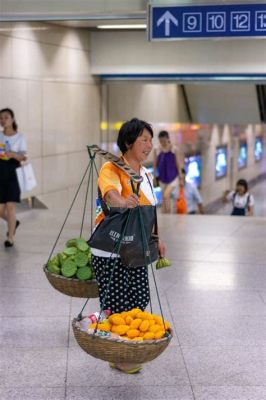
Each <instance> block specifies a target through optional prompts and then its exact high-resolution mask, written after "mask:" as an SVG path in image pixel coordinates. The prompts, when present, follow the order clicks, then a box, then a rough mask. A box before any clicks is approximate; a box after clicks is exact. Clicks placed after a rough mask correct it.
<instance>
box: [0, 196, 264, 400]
mask: <svg viewBox="0 0 266 400" xmlns="http://www.w3.org/2000/svg"><path fill="white" fill-rule="evenodd" d="M49 206H50V208H49V209H48V210H40V211H36V210H34V211H27V212H22V213H21V214H20V215H19V218H20V220H21V222H22V224H21V227H19V229H18V232H17V237H16V246H15V248H13V249H10V250H4V248H3V247H0V290H1V296H0V399H1V400H13V399H16V400H33V399H34V400H62V399H68V400H79V399H80V400H83V399H84V400H85V399H86V400H87V399H88V400H90V399H94V400H181V399H182V400H193V399H194V400H264V399H266V246H265V244H266V239H265V232H266V219H259V218H254V219H250V218H237V217H235V218H233V217H230V216H179V217H177V216H175V215H168V216H163V217H162V216H160V218H159V222H160V232H161V236H162V237H163V239H164V241H165V242H166V244H167V248H168V256H169V258H171V259H172V260H173V264H174V265H173V266H172V267H171V268H166V269H164V270H160V271H157V272H156V279H157V282H158V286H159V290H160V294H161V298H162V304H163V309H164V312H165V315H166V318H167V319H169V320H170V322H171V324H172V325H173V326H174V331H175V337H174V339H173V340H172V343H171V344H170V346H169V347H168V349H167V350H166V351H165V352H164V353H163V354H162V355H161V357H159V358H158V359H156V360H155V361H153V362H151V363H150V364H147V365H146V366H145V367H144V369H143V371H142V372H141V373H140V374H139V375H137V376H128V375H123V374H121V373H119V372H117V371H114V370H112V369H110V368H109V366H108V365H107V363H104V362H102V361H100V360H96V359H93V358H91V357H90V356H88V355H87V354H86V353H84V352H83V351H82V350H81V349H80V348H79V347H78V345H77V344H76V342H75V339H74V338H73V334H72V330H71V320H72V318H73V316H76V315H77V314H78V313H79V311H80V309H81V307H82V305H83V304H84V300H83V299H75V298H73V299H72V298H69V297H67V296H64V295H63V294H60V293H59V292H56V291H55V290H54V289H53V288H52V287H51V286H50V284H49V283H48V281H47V280H46V277H45V275H44V273H43V271H42V265H43V264H44V263H45V261H46V259H47V257H48V253H49V251H50V250H51V247H52V244H53V241H54V240H55V238H56V235H57V233H58V231H59V228H60V225H61V223H62V221H63V216H64V213H65V210H62V209H61V208H60V207H58V202H57V201H51V202H50V204H49ZM61 207H62V206H61ZM80 218H81V214H80V213H79V212H78V211H75V210H74V211H73V215H72V217H71V220H70V222H69V223H68V224H67V225H66V228H65V230H64V231H63V236H64V238H63V239H62V241H61V246H62V243H63V242H64V240H65V239H66V238H68V237H73V236H78V234H79V226H80ZM0 227H1V232H0V240H1V242H3V241H4V237H5V232H6V228H5V226H4V223H1V225H0ZM86 230H87V231H88V227H87V226H86ZM87 235H88V233H86V236H87ZM59 247H60V246H59ZM153 293H154V290H153ZM153 299H154V303H156V297H155V295H154V294H153ZM97 308H98V301H97V300H92V301H90V302H89V305H88V308H87V310H88V311H96V310H97Z"/></svg>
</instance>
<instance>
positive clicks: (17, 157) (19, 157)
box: [5, 151, 27, 162]
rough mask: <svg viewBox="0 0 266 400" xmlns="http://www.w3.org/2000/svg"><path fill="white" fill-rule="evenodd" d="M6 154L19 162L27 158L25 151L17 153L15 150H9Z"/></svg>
mask: <svg viewBox="0 0 266 400" xmlns="http://www.w3.org/2000/svg"><path fill="white" fill-rule="evenodd" d="M5 155H6V156H7V157H8V158H14V159H15V160H17V161H19V162H21V161H26V160H27V157H26V156H25V154H23V153H15V152H14V151H8V152H7V153H5Z"/></svg>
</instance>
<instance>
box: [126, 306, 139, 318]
mask: <svg viewBox="0 0 266 400" xmlns="http://www.w3.org/2000/svg"><path fill="white" fill-rule="evenodd" d="M139 312H141V310H140V309H139V308H132V310H130V311H129V315H131V317H133V318H135V317H136V315H137V314H138V313H139Z"/></svg>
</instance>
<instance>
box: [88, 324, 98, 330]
mask: <svg viewBox="0 0 266 400" xmlns="http://www.w3.org/2000/svg"><path fill="white" fill-rule="evenodd" d="M96 325H97V324H96V322H93V324H90V326H89V328H90V329H95V328H96Z"/></svg>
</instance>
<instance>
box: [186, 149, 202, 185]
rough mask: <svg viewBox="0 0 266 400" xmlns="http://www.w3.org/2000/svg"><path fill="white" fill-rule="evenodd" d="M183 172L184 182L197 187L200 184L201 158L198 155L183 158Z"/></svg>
mask: <svg viewBox="0 0 266 400" xmlns="http://www.w3.org/2000/svg"><path fill="white" fill-rule="evenodd" d="M185 170H186V180H187V181H188V182H192V183H194V184H195V185H196V186H197V187H199V186H200V182H201V156H200V155H199V154H198V155H194V156H187V157H185Z"/></svg>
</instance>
